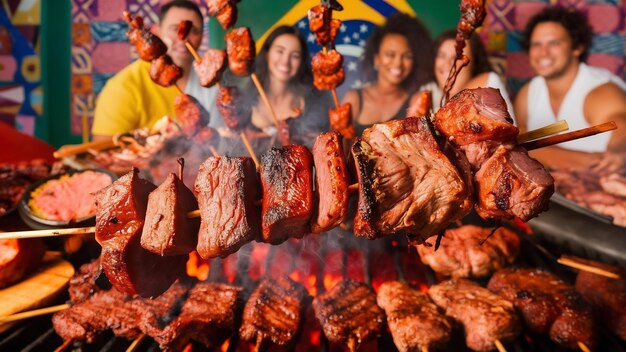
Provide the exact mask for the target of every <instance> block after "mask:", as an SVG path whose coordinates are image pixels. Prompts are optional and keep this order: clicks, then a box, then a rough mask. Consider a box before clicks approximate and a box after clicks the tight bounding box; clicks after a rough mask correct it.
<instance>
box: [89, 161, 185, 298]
mask: <svg viewBox="0 0 626 352" xmlns="http://www.w3.org/2000/svg"><path fill="white" fill-rule="evenodd" d="M154 189H156V186H155V185H154V184H152V183H150V182H148V181H146V180H143V179H141V178H140V177H139V171H138V170H137V169H133V170H132V171H131V172H129V173H128V174H126V175H124V176H122V177H120V178H119V179H117V180H116V181H115V182H114V183H113V184H112V185H110V186H108V187H106V188H104V189H102V190H100V191H99V192H98V193H97V194H96V240H97V241H98V243H99V244H100V245H101V246H102V255H101V259H102V268H103V269H104V272H105V273H106V276H107V278H108V279H109V281H110V282H111V284H112V285H113V287H115V288H116V289H117V290H118V291H120V292H124V293H127V294H129V295H136V294H138V295H140V296H142V297H151V296H157V295H159V294H161V293H163V292H164V291H165V290H167V288H168V287H170V285H171V284H172V283H173V282H174V281H175V280H176V279H177V278H178V277H181V276H182V275H184V273H185V263H186V262H187V256H185V255H181V256H170V257H161V256H159V255H156V254H154V253H151V252H149V251H147V250H145V249H143V248H142V247H141V244H140V240H141V232H142V230H143V225H144V219H145V216H146V209H147V206H148V195H149V193H150V192H152V191H153V190H154Z"/></svg>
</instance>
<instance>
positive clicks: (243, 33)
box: [224, 27, 256, 77]
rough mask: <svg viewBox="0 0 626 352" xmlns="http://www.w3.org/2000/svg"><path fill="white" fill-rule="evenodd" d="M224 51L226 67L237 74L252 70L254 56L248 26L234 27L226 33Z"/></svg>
mask: <svg viewBox="0 0 626 352" xmlns="http://www.w3.org/2000/svg"><path fill="white" fill-rule="evenodd" d="M224 39H226V53H227V55H228V68H229V69H230V71H231V72H232V73H233V74H235V75H237V76H242V77H243V76H247V75H249V74H250V72H252V64H253V63H254V58H255V56H256V48H255V47H254V39H252V34H250V29H248V27H239V28H235V29H233V30H232V31H230V32H228V33H226V35H225V36H224Z"/></svg>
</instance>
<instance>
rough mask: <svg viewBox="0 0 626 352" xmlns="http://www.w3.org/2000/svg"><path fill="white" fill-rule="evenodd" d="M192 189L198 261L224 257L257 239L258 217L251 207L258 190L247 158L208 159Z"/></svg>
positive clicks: (256, 178)
mask: <svg viewBox="0 0 626 352" xmlns="http://www.w3.org/2000/svg"><path fill="white" fill-rule="evenodd" d="M195 187H196V193H197V194H198V205H199V206H200V214H201V219H202V220H201V224H200V232H199V234H198V247H197V250H198V253H199V254H200V256H202V258H205V259H207V258H212V257H217V256H222V257H225V256H227V255H229V254H231V253H234V252H236V251H237V250H239V248H241V246H243V245H244V244H246V243H248V242H250V241H252V240H253V239H257V238H259V237H260V232H259V228H260V226H259V225H260V224H261V215H260V214H259V210H258V208H257V207H256V205H255V204H254V203H255V202H256V201H257V200H258V199H261V187H260V184H259V178H258V176H257V173H256V168H255V165H254V162H253V161H252V159H251V158H248V157H239V158H229V157H209V158H208V159H207V160H206V161H205V162H204V163H202V165H201V166H200V170H199V171H198V177H197V178H196V186H195Z"/></svg>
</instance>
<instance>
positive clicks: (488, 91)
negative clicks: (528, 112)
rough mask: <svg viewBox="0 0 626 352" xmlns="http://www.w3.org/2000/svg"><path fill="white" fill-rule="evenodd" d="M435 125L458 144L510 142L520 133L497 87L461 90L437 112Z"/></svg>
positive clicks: (453, 142) (451, 140)
mask: <svg viewBox="0 0 626 352" xmlns="http://www.w3.org/2000/svg"><path fill="white" fill-rule="evenodd" d="M435 127H436V128H437V130H439V132H441V133H442V134H443V135H444V136H445V137H446V138H447V139H448V140H449V141H450V142H452V144H454V145H456V146H462V145H466V144H470V143H475V142H482V141H498V142H508V141H510V140H512V139H514V138H515V137H517V135H518V134H519V129H518V128H517V127H516V126H515V125H513V119H511V115H509V112H508V111H507V107H506V102H505V101H504V98H502V95H500V91H499V90H498V89H495V88H476V89H465V90H462V91H461V92H459V93H458V94H456V95H455V96H454V97H452V99H450V101H449V102H448V103H447V104H445V105H444V106H442V107H441V109H439V110H438V111H437V113H436V114H435Z"/></svg>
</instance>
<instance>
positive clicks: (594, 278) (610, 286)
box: [576, 259, 626, 341]
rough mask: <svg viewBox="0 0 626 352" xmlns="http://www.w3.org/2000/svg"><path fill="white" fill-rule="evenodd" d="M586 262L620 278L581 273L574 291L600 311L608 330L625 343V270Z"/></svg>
mask: <svg viewBox="0 0 626 352" xmlns="http://www.w3.org/2000/svg"><path fill="white" fill-rule="evenodd" d="M577 260H578V261H581V259H577ZM586 262H587V264H589V265H592V266H594V267H597V268H600V269H604V270H607V271H610V272H613V273H616V274H618V275H619V276H620V278H619V279H612V278H608V277H604V276H600V275H597V274H593V273H590V272H587V271H581V272H579V273H578V277H576V291H578V292H580V294H582V295H583V297H585V298H586V299H587V301H589V302H591V304H592V305H593V306H594V307H596V308H598V309H599V310H600V314H601V315H602V318H603V319H602V321H603V322H604V323H605V324H606V326H607V327H608V328H609V330H611V331H612V332H613V333H614V334H615V335H617V336H618V337H619V338H620V339H622V340H624V341H626V280H624V278H625V277H626V270H624V269H619V268H616V267H613V266H610V265H607V264H604V263H598V262H592V261H590V260H589V261H586Z"/></svg>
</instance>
